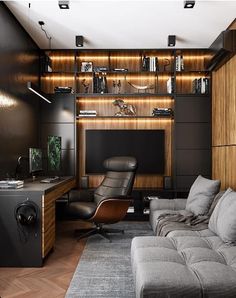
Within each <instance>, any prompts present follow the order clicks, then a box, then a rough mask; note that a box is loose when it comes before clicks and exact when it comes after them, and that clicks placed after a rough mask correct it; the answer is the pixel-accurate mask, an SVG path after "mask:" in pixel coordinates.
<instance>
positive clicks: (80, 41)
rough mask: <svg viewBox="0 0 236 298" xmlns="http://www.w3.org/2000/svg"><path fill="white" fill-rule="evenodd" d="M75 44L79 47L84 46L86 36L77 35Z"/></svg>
mask: <svg viewBox="0 0 236 298" xmlns="http://www.w3.org/2000/svg"><path fill="white" fill-rule="evenodd" d="M75 44H76V46H77V47H82V46H83V45H84V38H83V36H82V35H77V36H76V37H75Z"/></svg>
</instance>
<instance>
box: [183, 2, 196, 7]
mask: <svg viewBox="0 0 236 298" xmlns="http://www.w3.org/2000/svg"><path fill="white" fill-rule="evenodd" d="M194 5H195V1H193V0H186V1H184V8H193V7H194Z"/></svg>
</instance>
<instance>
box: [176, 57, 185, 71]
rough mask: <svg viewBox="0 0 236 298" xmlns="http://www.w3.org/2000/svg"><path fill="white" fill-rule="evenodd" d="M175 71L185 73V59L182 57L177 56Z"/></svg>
mask: <svg viewBox="0 0 236 298" xmlns="http://www.w3.org/2000/svg"><path fill="white" fill-rule="evenodd" d="M175 70H176V71H183V70H184V59H183V56H182V55H178V56H176V60H175Z"/></svg>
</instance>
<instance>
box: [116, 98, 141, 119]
mask: <svg viewBox="0 0 236 298" xmlns="http://www.w3.org/2000/svg"><path fill="white" fill-rule="evenodd" d="M113 105H114V106H117V107H118V108H119V109H120V110H119V111H118V112H117V113H115V116H135V115H136V108H135V106H134V105H130V104H126V103H125V102H124V101H123V100H122V99H116V100H114V101H113Z"/></svg>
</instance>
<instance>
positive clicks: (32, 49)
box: [0, 2, 39, 179]
mask: <svg viewBox="0 0 236 298" xmlns="http://www.w3.org/2000/svg"><path fill="white" fill-rule="evenodd" d="M0 40H1V42H0V179H1V178H3V177H5V176H6V175H11V176H12V175H13V174H14V172H15V167H16V162H17V158H18V157H19V156H21V155H23V156H28V148H29V147H35V146H38V145H39V115H38V114H39V99H38V97H37V96H35V95H34V94H33V93H32V92H30V91H29V90H28V89H27V87H26V85H27V81H31V82H34V83H35V84H38V82H39V48H38V47H37V45H36V44H35V43H34V41H33V40H32V39H31V38H30V36H29V35H28V34H27V33H26V31H25V30H24V29H23V28H22V26H21V25H20V24H19V23H18V21H17V20H16V19H15V17H14V16H13V15H12V14H11V12H10V11H9V10H8V8H7V7H6V6H5V4H4V3H2V2H0Z"/></svg>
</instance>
